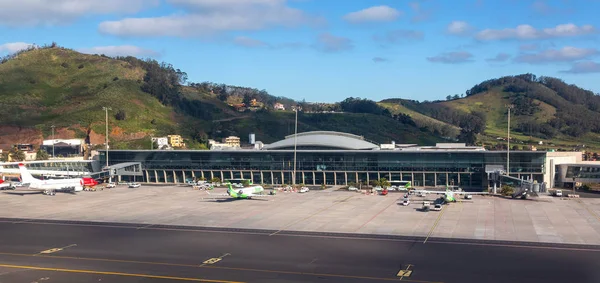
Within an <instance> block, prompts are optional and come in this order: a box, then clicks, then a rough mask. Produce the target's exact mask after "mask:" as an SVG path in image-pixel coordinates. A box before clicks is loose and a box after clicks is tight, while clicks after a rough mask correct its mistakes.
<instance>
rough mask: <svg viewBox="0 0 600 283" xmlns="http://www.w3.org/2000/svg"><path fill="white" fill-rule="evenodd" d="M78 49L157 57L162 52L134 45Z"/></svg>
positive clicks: (106, 53) (91, 51)
mask: <svg viewBox="0 0 600 283" xmlns="http://www.w3.org/2000/svg"><path fill="white" fill-rule="evenodd" d="M77 51H79V52H81V53H87V54H104V55H106V56H110V57H114V56H134V57H144V56H148V57H156V56H159V55H160V54H159V53H158V52H156V51H154V50H151V49H145V48H141V47H137V46H133V45H118V46H96V47H92V48H81V49H78V50H77Z"/></svg>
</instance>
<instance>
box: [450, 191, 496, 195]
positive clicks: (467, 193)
mask: <svg viewBox="0 0 600 283" xmlns="http://www.w3.org/2000/svg"><path fill="white" fill-rule="evenodd" d="M452 193H453V194H457V195H488V194H489V193H488V192H452Z"/></svg>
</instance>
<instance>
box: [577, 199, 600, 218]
mask: <svg viewBox="0 0 600 283" xmlns="http://www.w3.org/2000/svg"><path fill="white" fill-rule="evenodd" d="M577 202H578V203H579V204H581V206H583V207H584V208H585V209H586V210H587V211H588V212H589V213H590V214H591V215H592V216H594V217H596V219H598V221H600V216H598V214H596V212H594V211H593V210H591V209H590V208H589V207H588V206H587V205H585V204H584V203H583V202H582V201H581V200H579V199H578V200H577Z"/></svg>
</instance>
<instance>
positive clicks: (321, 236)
mask: <svg viewBox="0 0 600 283" xmlns="http://www.w3.org/2000/svg"><path fill="white" fill-rule="evenodd" d="M442 212H443V210H442ZM0 223H13V221H2V220H0ZM26 224H33V225H59V226H75V227H97V228H117V229H136V228H138V227H139V226H115V225H101V226H100V225H93V224H69V223H44V222H26ZM209 228H210V227H209ZM148 230H157V231H178V232H192V233H222V234H240V235H266V234H265V233H261V232H248V231H244V232H239V231H216V230H212V231H211V230H189V229H177V228H158V227H156V228H155V227H150V228H148ZM362 235H364V237H347V236H327V235H308V234H306V235H303V234H299V235H294V234H282V235H281V236H285V237H301V238H305V237H308V238H325V239H351V240H367V241H385V242H411V243H412V242H417V240H413V239H385V238H372V237H369V234H362ZM459 239H460V240H466V239H465V238H459ZM428 242H430V243H436V244H445V245H471V246H489V247H506V248H518V249H521V248H529V249H542V250H564V251H587V252H600V249H585V248H562V247H550V246H532V245H525V244H523V245H511V244H494V243H475V242H444V241H428ZM516 242H518V241H516ZM543 244H547V243H543ZM0 254H6V253H1V252H0Z"/></svg>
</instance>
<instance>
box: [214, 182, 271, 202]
mask: <svg viewBox="0 0 600 283" xmlns="http://www.w3.org/2000/svg"><path fill="white" fill-rule="evenodd" d="M264 191H265V188H263V186H261V185H254V186H253V185H250V186H249V187H245V188H235V189H234V188H233V186H232V185H231V183H227V194H222V195H220V196H229V197H231V198H234V199H252V198H254V197H270V196H271V195H263V194H260V193H262V192H264ZM207 193H208V194H210V192H208V191H207Z"/></svg>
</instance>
